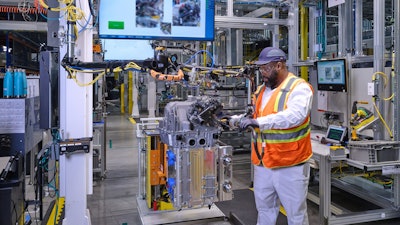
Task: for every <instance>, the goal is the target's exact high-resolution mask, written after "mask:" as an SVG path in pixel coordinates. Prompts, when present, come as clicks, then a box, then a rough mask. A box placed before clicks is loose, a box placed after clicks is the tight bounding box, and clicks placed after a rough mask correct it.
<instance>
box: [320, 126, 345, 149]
mask: <svg viewBox="0 0 400 225" xmlns="http://www.w3.org/2000/svg"><path fill="white" fill-rule="evenodd" d="M346 135H347V128H346V127H342V126H336V125H329V127H328V130H327V131H326V135H325V138H326V140H327V141H328V142H330V143H336V144H340V143H341V142H343V141H345V140H346V137H347V136H346Z"/></svg>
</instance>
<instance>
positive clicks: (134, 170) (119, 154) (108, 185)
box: [34, 113, 400, 225]
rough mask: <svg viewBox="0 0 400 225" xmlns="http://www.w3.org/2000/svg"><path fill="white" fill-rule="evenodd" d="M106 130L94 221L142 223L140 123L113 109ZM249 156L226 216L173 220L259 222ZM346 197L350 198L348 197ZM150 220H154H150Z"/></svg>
mask: <svg viewBox="0 0 400 225" xmlns="http://www.w3.org/2000/svg"><path fill="white" fill-rule="evenodd" d="M106 132H107V133H106V141H107V150H106V155H107V157H106V159H107V160H106V162H107V164H106V171H107V172H106V177H105V178H104V179H96V180H95V181H94V187H93V194H92V195H89V196H88V198H87V206H88V209H89V211H90V217H91V224H93V225H141V224H142V219H141V215H140V214H139V210H138V203H137V194H138V188H139V185H138V183H139V179H138V142H137V139H136V126H135V125H134V124H133V123H132V122H131V121H130V120H129V116H127V115H122V114H119V113H111V114H110V115H109V116H108V117H107V122H106ZM249 158H250V156H249V153H248V152H247V153H246V152H242V153H237V154H234V157H233V162H234V164H233V165H234V166H233V176H234V182H233V188H234V199H233V200H232V201H227V202H221V203H217V204H216V206H217V207H218V209H219V210H220V212H222V213H223V214H224V216H218V217H215V218H209V219H202V220H200V219H199V220H195V221H187V222H179V223H177V222H174V223H171V224H181V225H183V224H198V225H206V224H209V225H230V224H246V225H255V224H256V216H257V212H256V210H255V205H254V197H253V193H252V191H251V190H249V186H250V185H251V178H250V177H251V172H250V171H251V170H250V168H251V167H250V162H249ZM332 192H334V190H332ZM343 198H344V199H346V197H343ZM332 199H335V197H332ZM343 201H344V202H345V203H346V204H347V203H349V202H357V201H353V199H351V200H350V199H347V200H343ZM356 204H362V205H364V204H365V203H363V202H361V203H360V202H359V203H356ZM318 211H319V210H318V205H316V204H314V203H312V202H309V203H308V214H309V220H310V225H317V224H321V223H320V221H319V212H318ZM34 224H35V223H34ZM36 224H38V223H36ZM149 224H154V223H151V222H150V223H149ZM157 224H158V223H157ZM163 224H167V223H163ZM277 224H278V225H283V224H287V221H286V218H285V216H284V215H283V214H280V215H279V218H278V222H277ZM363 224H368V225H373V224H376V225H377V224H393V225H394V224H400V219H391V220H383V221H377V222H369V223H363Z"/></svg>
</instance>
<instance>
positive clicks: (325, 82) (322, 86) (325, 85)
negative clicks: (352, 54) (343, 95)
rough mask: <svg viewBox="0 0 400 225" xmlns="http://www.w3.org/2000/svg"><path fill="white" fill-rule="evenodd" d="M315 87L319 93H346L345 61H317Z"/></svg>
mask: <svg viewBox="0 0 400 225" xmlns="http://www.w3.org/2000/svg"><path fill="white" fill-rule="evenodd" d="M317 85H318V90H320V91H340V92H346V91H347V69H346V60H345V59H332V60H322V61H317Z"/></svg>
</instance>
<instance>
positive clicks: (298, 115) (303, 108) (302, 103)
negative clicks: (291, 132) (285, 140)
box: [257, 82, 313, 130]
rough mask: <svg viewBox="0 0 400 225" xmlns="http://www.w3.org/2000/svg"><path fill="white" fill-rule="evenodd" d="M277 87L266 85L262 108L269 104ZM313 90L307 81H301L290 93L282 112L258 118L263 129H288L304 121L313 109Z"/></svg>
mask: <svg viewBox="0 0 400 225" xmlns="http://www.w3.org/2000/svg"><path fill="white" fill-rule="evenodd" d="M276 90H277V89H274V90H271V88H268V87H266V88H265V90H264V94H263V96H262V101H261V106H262V107H261V110H262V109H264V107H265V106H266V105H267V102H268V101H269V99H270V98H271V95H272V93H273V92H274V91H276ZM312 99H313V92H312V90H311V88H310V86H309V85H308V84H307V83H304V82H303V83H300V84H298V85H297V86H296V87H294V89H293V90H292V92H291V93H290V95H289V97H288V100H287V108H286V109H285V110H283V111H281V112H278V113H275V114H270V115H268V116H262V117H258V118H257V122H258V124H259V126H260V129H261V130H269V129H287V128H291V127H295V126H298V125H300V124H302V123H303V121H304V120H305V119H306V118H307V116H308V115H309V114H310V111H311V104H312Z"/></svg>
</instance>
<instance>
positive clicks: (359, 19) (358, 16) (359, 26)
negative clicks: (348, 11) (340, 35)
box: [355, 0, 364, 56]
mask: <svg viewBox="0 0 400 225" xmlns="http://www.w3.org/2000/svg"><path fill="white" fill-rule="evenodd" d="M362 2H363V1H362V0H356V9H355V10H356V18H355V20H356V24H355V29H356V32H355V47H356V49H355V55H356V56H362V55H364V53H363V49H362V38H363V37H362V25H363V23H362V19H363V16H362V13H363V9H362V6H363V3H362Z"/></svg>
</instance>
